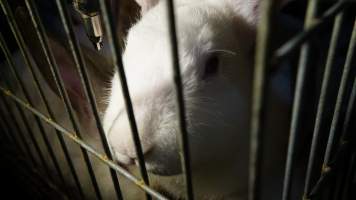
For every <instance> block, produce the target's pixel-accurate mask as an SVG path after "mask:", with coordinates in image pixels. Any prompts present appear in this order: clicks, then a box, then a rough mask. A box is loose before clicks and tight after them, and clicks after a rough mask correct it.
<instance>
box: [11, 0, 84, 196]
mask: <svg viewBox="0 0 356 200" xmlns="http://www.w3.org/2000/svg"><path fill="white" fill-rule="evenodd" d="M26 5H27V1H26ZM8 15H9V16H13V14H12V12H11V10H10V9H9V10H8ZM13 26H14V29H15V30H16V31H17V33H18V36H16V37H18V38H19V40H18V41H19V43H20V44H19V46H20V50H21V52H22V54H23V56H24V59H25V62H26V63H27V66H28V69H29V72H30V75H31V78H32V79H33V80H34V85H35V89H36V90H37V91H38V92H39V95H40V98H41V101H42V102H43V103H44V105H45V108H46V110H47V112H48V113H49V120H55V121H56V119H55V115H54V112H53V110H52V108H51V107H50V106H49V103H48V100H47V98H46V96H45V94H44V91H43V88H42V86H41V84H40V82H39V78H38V76H37V74H36V73H35V71H34V68H33V66H32V64H30V62H31V61H30V59H29V52H28V51H27V49H26V47H25V43H24V40H23V37H22V35H21V33H20V31H19V29H18V26H17V23H16V21H13ZM13 70H16V69H13ZM16 73H17V74H18V72H16ZM18 78H20V77H19V76H18ZM55 132H56V135H57V138H58V140H59V143H60V146H61V148H62V150H63V153H64V156H65V159H66V161H67V163H68V165H69V169H70V172H71V173H72V176H73V179H74V182H75V184H76V186H77V188H78V191H79V195H80V199H84V193H83V189H82V187H81V185H80V182H79V179H78V175H77V173H76V171H75V169H74V165H73V161H72V159H71V157H70V155H69V151H68V148H67V146H66V143H65V142H64V139H63V136H62V134H61V133H60V132H59V131H58V130H56V129H55ZM46 143H47V142H46ZM49 152H50V151H49ZM50 154H53V157H54V158H55V155H54V152H53V153H51V152H50ZM53 162H54V164H55V168H56V169H57V171H59V170H58V169H60V167H59V163H58V161H57V160H56V159H55V160H54V161H53ZM62 174H63V173H62V172H60V174H59V175H60V176H63V175H62ZM63 183H64V182H63Z"/></svg>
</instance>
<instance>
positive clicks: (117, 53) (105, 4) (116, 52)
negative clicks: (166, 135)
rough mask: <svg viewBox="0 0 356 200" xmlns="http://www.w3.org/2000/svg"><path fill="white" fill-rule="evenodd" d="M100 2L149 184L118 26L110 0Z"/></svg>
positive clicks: (136, 145) (143, 175) (135, 140)
mask: <svg viewBox="0 0 356 200" xmlns="http://www.w3.org/2000/svg"><path fill="white" fill-rule="evenodd" d="M99 3H100V8H101V11H102V13H103V19H104V26H105V29H106V35H107V37H108V41H109V44H111V45H110V49H111V54H112V58H113V63H114V66H115V68H116V69H117V70H118V74H119V81H120V83H121V88H122V92H123V97H124V101H125V108H126V110H127V116H128V119H129V123H130V129H131V134H132V138H133V141H134V144H135V151H136V155H137V159H138V164H139V168H140V173H141V176H142V179H143V181H144V182H145V184H146V185H149V178H148V175H147V170H146V165H145V161H144V156H143V151H142V146H141V142H140V137H139V133H138V129H137V124H136V120H135V114H134V111H133V106H132V102H131V99H130V92H129V89H128V85H127V80H126V75H125V70H124V67H123V63H122V57H121V52H120V48H119V46H118V45H119V42H118V40H117V34H115V30H116V28H115V25H114V21H113V16H112V13H111V12H109V9H108V8H109V5H108V1H105V0H100V1H99ZM117 4H119V2H117ZM117 12H119V11H117ZM147 199H151V197H150V196H147Z"/></svg>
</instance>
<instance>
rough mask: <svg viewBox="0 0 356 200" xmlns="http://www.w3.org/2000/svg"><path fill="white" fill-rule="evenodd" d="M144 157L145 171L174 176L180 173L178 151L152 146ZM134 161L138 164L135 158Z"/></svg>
mask: <svg viewBox="0 0 356 200" xmlns="http://www.w3.org/2000/svg"><path fill="white" fill-rule="evenodd" d="M144 157H145V164H146V169H147V171H148V172H150V173H152V174H154V175H159V176H174V175H179V174H181V173H182V169H181V164H180V159H179V155H178V152H175V151H169V150H168V151H167V149H165V150H163V149H160V148H153V149H152V151H150V152H148V153H147V154H145V156H144ZM135 163H136V165H138V161H137V160H135Z"/></svg>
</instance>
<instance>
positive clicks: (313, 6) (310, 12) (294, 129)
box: [282, 0, 318, 200]
mask: <svg viewBox="0 0 356 200" xmlns="http://www.w3.org/2000/svg"><path fill="white" fill-rule="evenodd" d="M317 3H318V0H311V1H309V3H308V8H307V12H306V17H305V23H304V29H305V30H306V29H308V28H310V27H311V26H312V24H313V20H314V17H315V15H316V11H317ZM309 51H310V47H309V44H308V43H306V44H304V45H303V46H302V48H301V53H300V58H299V66H298V73H297V82H296V88H295V93H294V102H293V108H292V120H291V126H290V133H289V134H290V135H289V141H288V143H289V144H288V151H287V161H286V170H285V177H284V186H283V196H282V198H283V199H284V200H287V199H289V198H290V190H291V183H292V172H293V169H294V168H293V167H294V157H295V148H296V137H297V134H298V132H299V129H300V120H301V108H302V105H301V102H302V97H303V94H304V90H305V79H306V69H307V63H308V60H309ZM313 159H314V157H313ZM308 187H309V186H308ZM303 198H304V197H303Z"/></svg>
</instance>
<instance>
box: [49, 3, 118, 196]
mask: <svg viewBox="0 0 356 200" xmlns="http://www.w3.org/2000/svg"><path fill="white" fill-rule="evenodd" d="M56 4H57V8H58V11H59V14H60V18H61V22H62V25H63V28H64V30H65V33H66V38H67V42H68V43H69V46H70V50H71V53H72V55H73V58H74V62H75V65H76V68H77V71H78V73H79V76H80V81H81V85H82V86H83V88H84V93H85V97H86V99H87V100H88V102H89V106H90V108H91V111H92V113H93V115H94V120H95V123H96V127H97V129H98V132H99V136H100V140H101V143H102V145H103V148H104V151H105V154H106V156H108V158H109V159H110V160H112V158H113V156H112V153H111V150H110V147H109V143H108V141H107V139H106V135H105V131H104V129H103V126H102V124H101V120H100V116H99V112H98V109H97V104H96V101H95V94H94V92H93V87H92V84H91V81H90V79H89V76H88V72H87V66H86V63H85V60H84V57H83V53H82V51H81V48H80V45H79V42H78V39H77V37H76V35H75V33H74V30H73V23H72V21H71V18H70V15H69V13H68V8H67V2H66V1H65V0H56ZM109 170H110V175H111V179H112V182H113V184H114V189H115V193H116V196H117V199H122V192H121V189H120V183H119V179H118V177H117V174H116V173H115V171H114V170H113V169H112V168H109Z"/></svg>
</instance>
